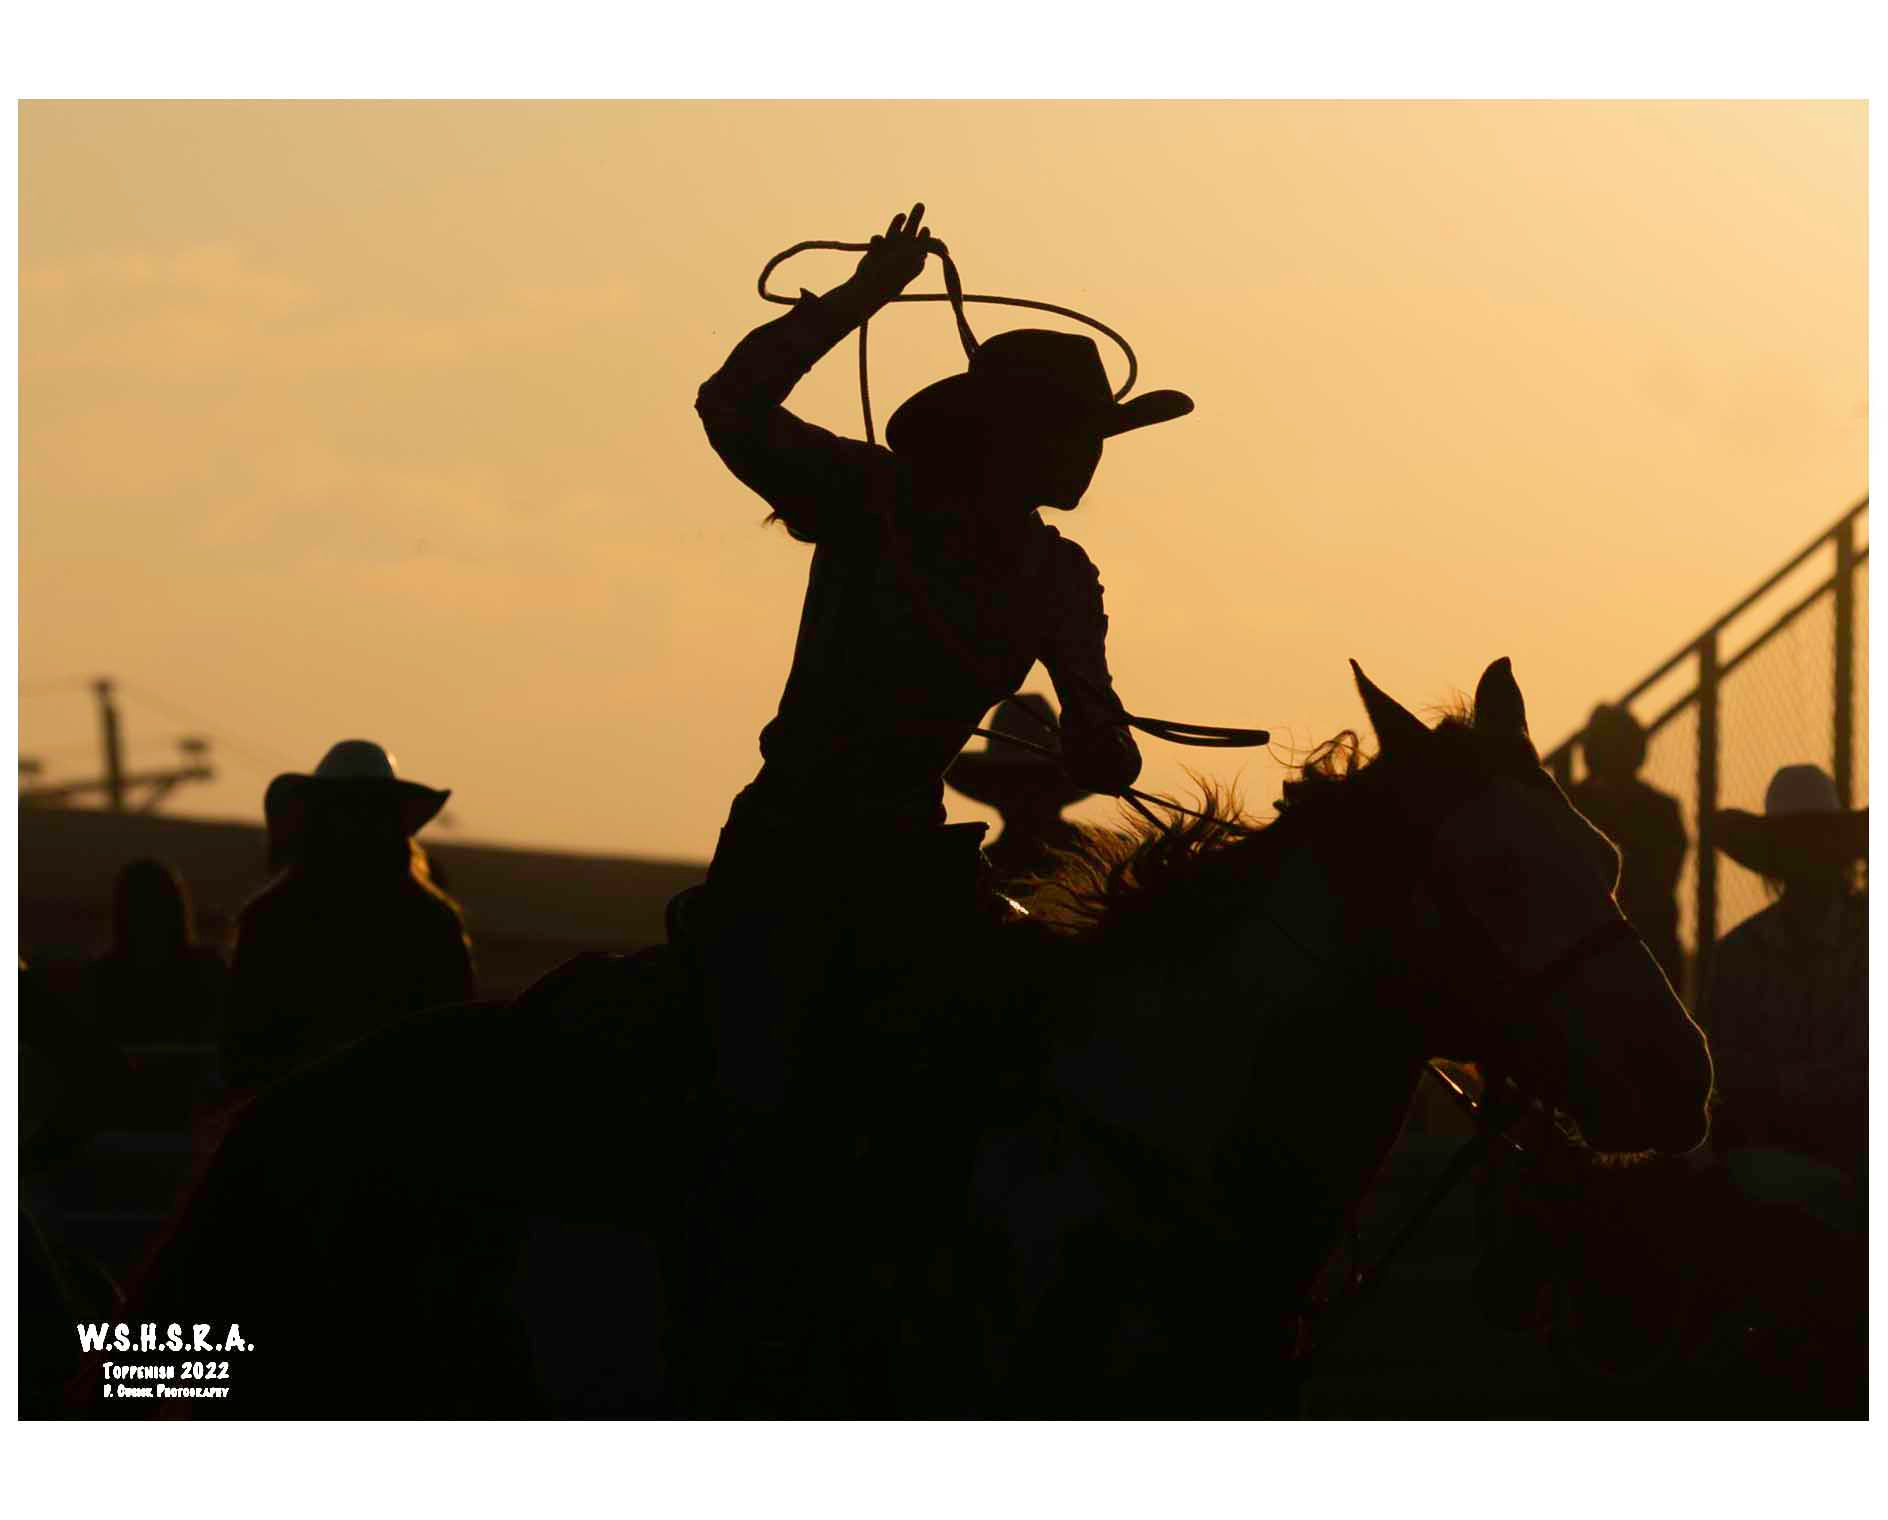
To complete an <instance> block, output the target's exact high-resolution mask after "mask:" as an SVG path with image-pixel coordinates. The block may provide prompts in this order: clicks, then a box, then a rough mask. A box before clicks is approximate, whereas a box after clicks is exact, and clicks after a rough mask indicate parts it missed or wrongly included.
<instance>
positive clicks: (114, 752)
mask: <svg viewBox="0 0 1888 1520" xmlns="http://www.w3.org/2000/svg"><path fill="white" fill-rule="evenodd" d="M92 690H93V691H94V692H96V693H97V695H98V738H99V743H100V745H101V746H102V747H103V749H104V751H105V796H106V799H107V801H108V803H109V805H110V807H111V810H112V811H113V812H114V813H122V812H123V811H124V810H125V760H124V750H123V748H122V746H121V745H120V743H119V737H118V708H117V706H116V704H114V703H113V701H112V699H111V682H110V681H108V680H97V681H94V682H93V683H92Z"/></svg>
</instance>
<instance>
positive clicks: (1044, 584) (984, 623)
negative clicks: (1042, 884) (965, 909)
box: [696, 286, 1140, 829]
mask: <svg viewBox="0 0 1888 1520" xmlns="http://www.w3.org/2000/svg"><path fill="white" fill-rule="evenodd" d="M867 314H869V313H867V312H864V311H863V310H861V308H860V305H859V303H858V301H857V298H856V297H854V296H852V295H851V293H850V292H848V290H847V287H844V286H842V287H840V290H839V291H836V292H833V293H830V294H828V295H827V296H825V297H813V296H803V298H802V300H801V301H800V303H799V305H798V306H796V307H795V308H794V309H793V310H792V311H790V312H789V313H788V314H787V315H785V316H783V317H781V318H780V319H778V320H777V321H774V322H770V323H767V324H766V325H765V326H763V327H760V328H757V329H756V330H755V331H753V332H752V333H750V334H748V336H747V337H745V338H744V339H742V340H741V342H740V343H739V344H738V345H736V347H735V349H734V351H733V353H732V354H730V355H729V357H728V360H727V362H726V363H725V364H724V365H722V367H721V369H720V370H718V371H717V372H716V373H715V374H714V375H713V376H712V377H711V378H710V379H709V380H708V381H707V383H706V384H704V385H703V386H702V387H701V391H700V394H699V396H698V397H697V400H696V410H697V412H698V413H699V414H700V417H701V420H702V423H703V425H704V427H705V428H706V429H707V433H708V439H709V442H710V443H711V444H712V445H713V447H714V449H715V452H716V453H717V454H719V455H720V456H721V459H722V460H723V462H725V463H726V464H727V466H728V468H729V469H730V470H731V471H733V473H734V475H735V476H736V477H737V478H738V479H739V480H741V481H742V482H743V483H744V484H745V485H747V486H748V487H749V488H750V489H752V490H753V491H754V492H755V493H756V494H757V495H759V496H760V497H761V498H762V499H763V500H765V501H766V502H767V503H768V505H769V506H771V507H772V508H773V510H774V512H775V513H776V514H777V515H778V516H779V517H780V518H781V519H782V520H783V521H784V522H785V523H786V525H787V528H788V529H789V531H790V532H791V533H792V534H793V536H794V537H795V538H798V539H801V540H803V541H807V542H810V543H812V544H813V545H814V549H813V562H812V566H811V569H810V570H809V572H808V576H807V588H806V600H805V603H804V605H803V608H802V611H801V616H800V628H799V636H798V641H797V643H796V645H795V649H794V655H793V664H792V668H791V670H790V671H789V673H788V676H787V682H786V688H785V690H784V691H783V693H782V694H781V698H780V707H779V711H778V712H777V713H776V715H775V716H774V718H773V720H772V721H771V722H770V723H768V724H767V725H766V727H765V728H764V729H763V730H762V731H761V736H760V748H761V755H762V759H763V764H762V767H761V771H760V774H759V775H758V776H757V777H756V778H755V780H754V782H753V784H752V785H751V786H749V787H748V789H747V791H746V792H745V793H743V795H742V798H741V799H740V800H739V801H737V804H736V815H737V816H741V815H743V814H749V815H755V816H758V817H761V818H765V819H767V820H768V821H770V822H772V823H774V824H776V825H778V826H786V827H792V826H795V825H797V826H801V827H805V826H808V825H811V824H813V823H815V822H819V823H832V822H842V823H843V822H850V823H853V824H856V825H860V826H864V827H869V828H874V829H909V828H926V827H930V826H933V825H936V824H938V823H941V822H942V821H943V820H944V816H945V813H944V800H943V782H942V777H943V773H944V770H945V768H946V767H947V766H948V765H949V764H950V762H951V761H952V759H954V758H955V757H956V755H957V753H958V751H959V750H960V749H962V747H963V745H964V743H965V742H966V741H967V740H968V739H969V737H970V735H971V732H972V730H973V729H974V728H975V727H976V726H977V724H978V722H979V721H980V720H981V718H982V717H983V715H984V714H985V713H986V712H988V711H989V710H990V708H991V707H993V706H994V705H995V704H996V703H997V702H998V701H1000V700H1001V699H1002V698H1003V697H1006V696H1008V695H1009V694H1011V693H1012V692H1014V691H1015V690H1016V689H1017V688H1018V687H1019V686H1020V685H1021V684H1022V682H1023V680H1024V678H1025V677H1026V676H1027V675H1028V673H1029V669H1030V667H1031V666H1032V665H1033V664H1034V663H1035V662H1036V661H1037V660H1041V661H1042V663H1043V665H1044V666H1045V667H1046V668H1047V670H1048V672H1049V676H1050V679H1051V680H1052V681H1053V682H1054V684H1055V688H1056V694H1057V696H1058V698H1059V699H1060V701H1061V705H1062V731H1063V737H1062V743H1063V751H1064V757H1065V764H1066V765H1067V766H1068V768H1069V770H1070V772H1071V774H1072V775H1074V776H1075V778H1076V779H1077V780H1078V781H1079V782H1080V783H1081V784H1083V785H1085V786H1087V787H1089V788H1090V789H1091V790H1095V791H1109V792H1113V791H1118V790H1119V789H1120V788H1121V787H1123V786H1125V785H1127V784H1129V783H1130V782H1131V781H1132V780H1133V779H1134V777H1135V776H1136V775H1137V774H1138V773H1139V770H1140V754H1139V751H1138V750H1137V749H1136V748H1135V747H1134V743H1133V740H1132V739H1131V737H1130V736H1129V735H1128V733H1127V731H1126V729H1125V728H1124V727H1122V726H1121V724H1120V723H1119V721H1118V720H1119V719H1120V718H1121V717H1122V716H1123V709H1122V706H1121V702H1120V699H1119V698H1118V697H1117V696H1116V694H1115V691H1114V683H1113V681H1112V679H1111V678H1110V676H1109V674H1108V664H1107V658H1106V640H1107V628H1108V619H1107V616H1106V613H1105V612H1104V611H1103V606H1102V586H1101V579H1100V576H1099V575H1098V574H1097V572H1096V570H1095V567H1094V565H1093V564H1092V563H1090V561H1089V559H1088V556H1087V555H1086V554H1084V553H1083V552H1082V550H1081V547H1080V546H1079V545H1078V544H1075V543H1074V542H1072V541H1071V540H1069V539H1066V538H1063V537H1062V536H1061V535H1060V534H1059V533H1057V532H1056V530H1055V529H1054V528H1052V527H1050V526H1049V525H1048V524H1046V523H1044V522H1043V521H1042V520H1041V517H1040V516H1039V515H1038V514H1036V513H1031V514H1029V516H1028V518H1027V520H1026V522H1024V523H1023V524H1022V525H1021V531H1020V532H1007V533H1002V534H997V533H993V532H991V531H990V530H989V529H988V528H985V527H983V526H981V525H980V524H979V523H978V522H977V521H976V520H975V519H974V518H973V516H972V515H971V514H970V513H969V512H967V511H965V510H964V509H962V508H961V507H958V506H957V505H956V504H954V503H953V502H951V501H950V500H949V499H948V498H947V497H945V496H944V495H943V494H941V493H939V492H937V491H935V490H933V489H931V488H930V487H929V485H928V484H927V482H925V481H923V480H921V479H920V478H918V476H917V474H916V473H915V472H914V470H913V468H912V466H911V464H910V462H909V461H907V460H905V459H903V458H901V457H900V456H899V455H897V454H894V453H893V452H892V451H890V450H889V449H884V448H880V447H877V446H875V445H872V444H867V443H863V442H859V441H857V440H854V439H847V438H841V437H838V436H836V435H835V434H833V433H830V432H828V431H826V430H825V429H824V428H820V427H816V426H814V425H813V424H811V423H808V422H805V421H803V420H801V419H800V418H798V417H796V416H794V415H793V414H792V413H791V412H789V411H788V410H787V409H786V407H785V405H784V403H785V401H786V399H787V396H788V395H789V394H790V393H791V391H792V389H793V387H794V386H795V385H796V384H797V383H798V382H799V380H800V378H801V377H802V376H803V375H805V373H806V372H807V371H808V370H809V369H811V368H812V366H813V365H814V364H815V363H816V362H818V360H819V359H820V358H821V357H822V356H823V355H824V354H825V353H827V352H828V351H829V350H830V349H831V348H832V347H833V346H834V345H835V344H836V343H838V342H839V340H840V339H841V338H843V337H844V336H845V335H846V334H847V333H848V332H850V331H851V330H852V328H854V327H856V326H857V325H858V322H859V321H860V320H861V318H862V317H863V316H864V315H867Z"/></svg>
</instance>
